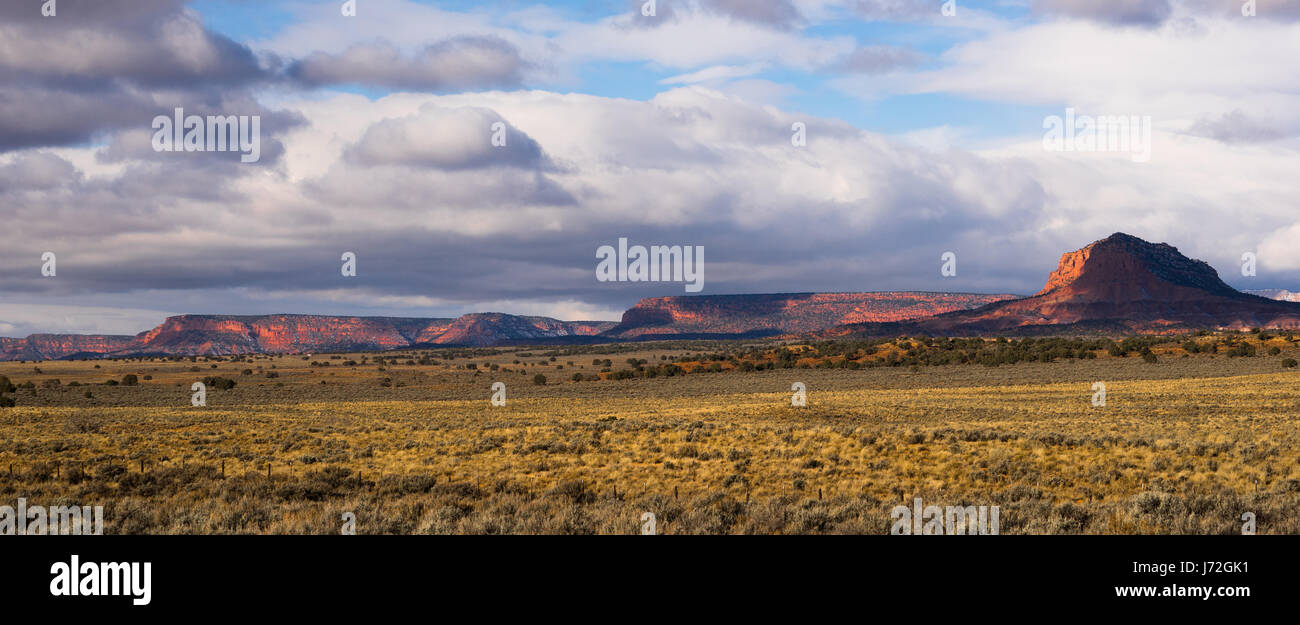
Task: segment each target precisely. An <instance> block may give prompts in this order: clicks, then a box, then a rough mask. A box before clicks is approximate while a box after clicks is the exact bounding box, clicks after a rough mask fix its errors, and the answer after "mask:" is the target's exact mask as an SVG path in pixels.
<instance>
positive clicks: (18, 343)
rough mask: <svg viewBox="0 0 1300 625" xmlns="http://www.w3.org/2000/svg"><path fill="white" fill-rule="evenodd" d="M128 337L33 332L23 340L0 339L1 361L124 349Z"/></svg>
mask: <svg viewBox="0 0 1300 625" xmlns="http://www.w3.org/2000/svg"><path fill="white" fill-rule="evenodd" d="M133 340H134V337H131V336H114V335H97V334H33V335H31V336H29V337H27V338H25V339H12V338H0V360H56V359H59V358H66V357H68V356H72V355H77V354H86V355H94V354H105V353H109V352H114V351H117V350H120V349H124V348H125V347H127V346H129V345H130V344H131V342H132V341H133Z"/></svg>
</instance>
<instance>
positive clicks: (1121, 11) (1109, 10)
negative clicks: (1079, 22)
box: [1033, 0, 1173, 26]
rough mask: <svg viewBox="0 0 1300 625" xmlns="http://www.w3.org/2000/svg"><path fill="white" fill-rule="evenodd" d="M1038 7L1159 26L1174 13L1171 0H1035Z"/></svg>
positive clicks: (1108, 20)
mask: <svg viewBox="0 0 1300 625" xmlns="http://www.w3.org/2000/svg"><path fill="white" fill-rule="evenodd" d="M1033 7H1034V10H1035V11H1036V12H1038V13H1041V14H1046V15H1064V16H1068V17H1074V18H1084V19H1090V20H1096V21H1099V22H1106V23H1109V24H1119V25H1139V26H1155V25H1158V24H1161V23H1163V22H1164V21H1165V20H1166V19H1168V18H1169V16H1170V15H1171V14H1172V13H1173V5H1171V4H1170V0H1034V2H1033Z"/></svg>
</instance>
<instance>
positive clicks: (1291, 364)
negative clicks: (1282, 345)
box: [1282, 358, 1297, 369]
mask: <svg viewBox="0 0 1300 625" xmlns="http://www.w3.org/2000/svg"><path fill="white" fill-rule="evenodd" d="M1296 364H1297V363H1296V361H1295V358H1287V359H1286V360H1283V361H1282V368H1283V369H1294V368H1295V367H1296Z"/></svg>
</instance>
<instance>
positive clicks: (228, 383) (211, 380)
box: [203, 375, 235, 391]
mask: <svg viewBox="0 0 1300 625" xmlns="http://www.w3.org/2000/svg"><path fill="white" fill-rule="evenodd" d="M203 385H204V386H206V387H208V388H215V389H219V390H223V391H228V390H230V389H232V388H235V381H234V380H231V379H229V378H223V377H220V376H215V375H210V376H208V377H206V378H203Z"/></svg>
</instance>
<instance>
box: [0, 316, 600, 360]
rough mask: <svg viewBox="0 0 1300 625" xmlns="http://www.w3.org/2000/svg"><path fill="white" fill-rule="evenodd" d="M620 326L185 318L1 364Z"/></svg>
mask: <svg viewBox="0 0 1300 625" xmlns="http://www.w3.org/2000/svg"><path fill="white" fill-rule="evenodd" d="M613 326H614V322H612V321H606V322H593V321H558V320H555V319H548V318H546V317H518V316H514V315H504V314H492V313H489V314H482V315H466V316H464V317H461V318H459V319H415V318H399V317H332V316H326V315H258V316H224V315H181V316H178V317H169V318H168V319H167V320H165V321H163V323H162V324H161V325H159V326H158V327H156V328H154V329H152V330H149V331H147V332H142V333H140V334H138V335H136V336H134V337H132V336H82V335H32V336H30V337H27V338H25V339H10V338H5V339H0V359H4V360H53V359H59V358H67V357H94V356H113V355H129V354H166V355H186V356H188V355H236V354H260V353H266V354H284V353H310V352H326V351H354V350H355V351H372V350H373V351H382V350H390V349H401V348H406V347H416V346H420V345H497V344H502V343H509V342H513V341H525V340H529V339H533V340H541V339H555V338H560V337H567V336H594V335H597V334H599V333H600V332H603V331H604V330H607V329H609V328H610V327H613Z"/></svg>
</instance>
